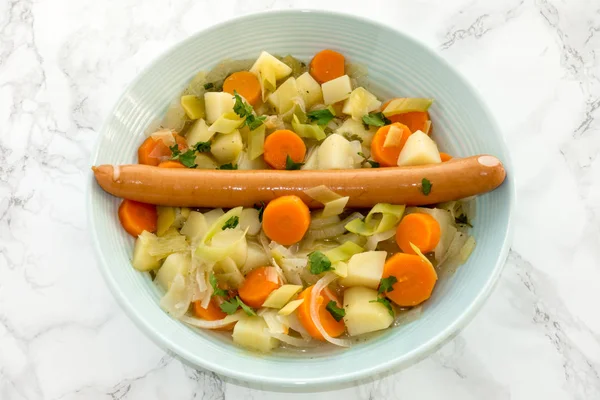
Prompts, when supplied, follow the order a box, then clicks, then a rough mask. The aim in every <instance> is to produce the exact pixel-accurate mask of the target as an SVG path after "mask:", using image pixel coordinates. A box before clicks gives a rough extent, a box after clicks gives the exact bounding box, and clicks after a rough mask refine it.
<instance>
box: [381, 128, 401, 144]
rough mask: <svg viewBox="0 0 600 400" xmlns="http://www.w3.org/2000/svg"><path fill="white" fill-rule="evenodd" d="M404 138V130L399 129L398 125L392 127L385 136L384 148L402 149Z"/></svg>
mask: <svg viewBox="0 0 600 400" xmlns="http://www.w3.org/2000/svg"><path fill="white" fill-rule="evenodd" d="M402 136H404V129H402V128H399V127H398V126H397V125H390V130H389V131H388V134H387V135H386V136H385V141H384V142H383V147H400V145H401V144H402Z"/></svg>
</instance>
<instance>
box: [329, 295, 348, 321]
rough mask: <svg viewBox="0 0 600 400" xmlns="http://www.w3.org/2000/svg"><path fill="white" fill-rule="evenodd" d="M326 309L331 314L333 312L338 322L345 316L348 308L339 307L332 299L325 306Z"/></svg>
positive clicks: (332, 314)
mask: <svg viewBox="0 0 600 400" xmlns="http://www.w3.org/2000/svg"><path fill="white" fill-rule="evenodd" d="M325 309H326V310H327V311H329V314H331V316H332V317H333V319H335V320H336V321H338V322H339V321H341V320H342V318H344V317H345V316H346V310H344V309H343V308H340V307H338V306H337V303H336V302H335V301H333V300H331V301H330V302H329V303H327V306H326V307H325Z"/></svg>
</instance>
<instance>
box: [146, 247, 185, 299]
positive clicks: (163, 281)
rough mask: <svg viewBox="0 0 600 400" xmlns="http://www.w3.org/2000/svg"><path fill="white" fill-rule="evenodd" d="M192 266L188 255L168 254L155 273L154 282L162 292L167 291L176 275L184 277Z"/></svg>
mask: <svg viewBox="0 0 600 400" xmlns="http://www.w3.org/2000/svg"><path fill="white" fill-rule="evenodd" d="M191 266H192V256H191V254H190V253H173V254H170V255H169V256H168V257H167V258H166V259H165V261H164V262H163V265H162V266H161V267H160V269H159V270H158V272H157V273H156V278H154V280H155V282H157V283H158V284H159V285H160V286H161V287H162V288H163V289H164V290H169V288H170V287H171V283H172V282H173V279H175V276H176V275H177V274H181V275H183V276H186V275H187V274H188V272H189V270H190V268H191Z"/></svg>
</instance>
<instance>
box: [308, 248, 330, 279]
mask: <svg viewBox="0 0 600 400" xmlns="http://www.w3.org/2000/svg"><path fill="white" fill-rule="evenodd" d="M308 267H309V268H310V273H311V274H313V275H319V274H322V273H323V272H325V271H331V270H332V269H333V268H331V261H329V258H327V256H326V255H325V254H323V253H321V252H320V251H318V250H317V251H313V252H312V253H310V254H309V255H308Z"/></svg>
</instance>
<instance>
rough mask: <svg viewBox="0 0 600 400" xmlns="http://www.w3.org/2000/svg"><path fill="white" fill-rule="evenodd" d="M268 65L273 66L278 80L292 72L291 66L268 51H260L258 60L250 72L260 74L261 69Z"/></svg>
mask: <svg viewBox="0 0 600 400" xmlns="http://www.w3.org/2000/svg"><path fill="white" fill-rule="evenodd" d="M267 65H268V66H269V67H271V69H272V70H273V72H274V73H275V79H276V80H279V79H283V78H285V77H286V76H288V75H289V74H291V73H292V69H291V68H290V67H289V66H287V65H285V63H283V62H281V61H279V60H278V59H277V58H275V57H274V56H272V55H271V54H269V53H267V52H266V51H263V52H262V53H260V55H259V56H258V58H257V59H256V61H255V62H254V64H253V65H252V67H251V68H250V72H252V73H253V74H255V75H258V73H259V71H260V69H261V68H262V67H264V66H267Z"/></svg>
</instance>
